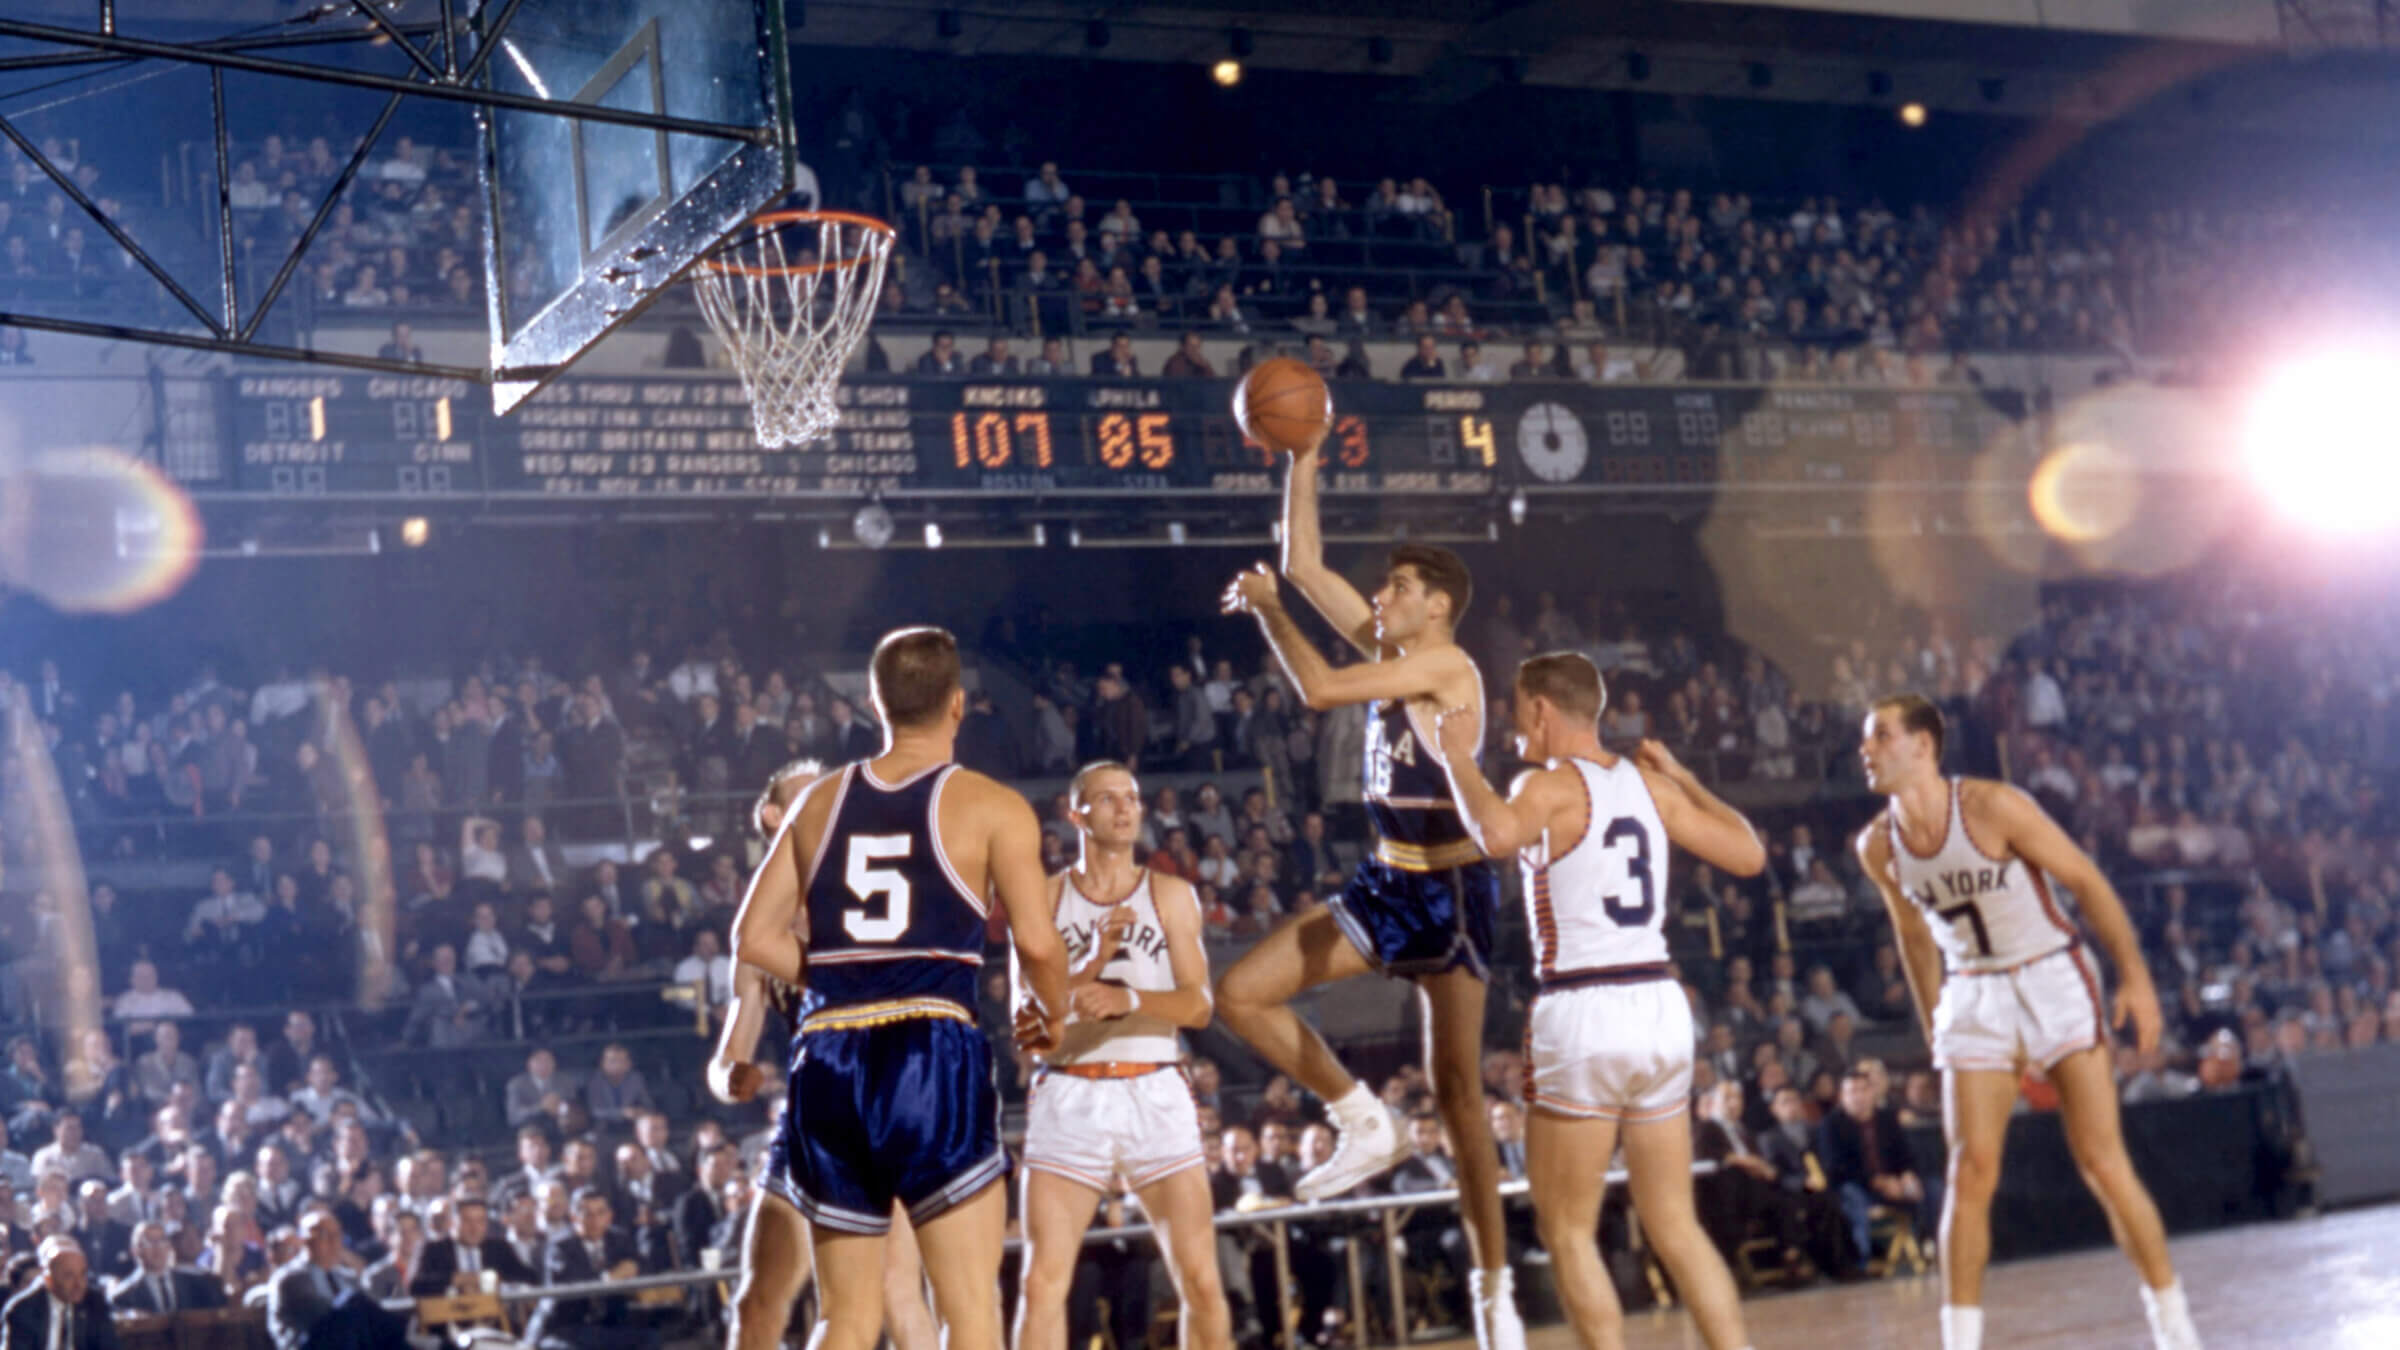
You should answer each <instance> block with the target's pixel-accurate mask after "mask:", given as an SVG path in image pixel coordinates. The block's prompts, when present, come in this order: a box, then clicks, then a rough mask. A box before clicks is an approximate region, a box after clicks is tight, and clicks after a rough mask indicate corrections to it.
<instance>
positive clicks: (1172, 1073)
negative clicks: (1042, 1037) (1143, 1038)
mask: <svg viewBox="0 0 2400 1350" xmlns="http://www.w3.org/2000/svg"><path fill="white" fill-rule="evenodd" d="M1200 1161H1201V1160H1200V1108H1199V1107H1198V1106H1196V1105H1194V1104H1193V1101H1192V1089H1191V1086H1190V1085H1189V1084H1188V1083H1186V1082H1185V1081H1184V1078H1183V1074H1182V1073H1181V1071H1179V1070H1178V1069H1177V1068H1176V1067H1175V1066H1174V1065H1172V1064H1170V1065H1167V1066H1165V1067H1163V1068H1161V1069H1159V1070H1158V1071H1157V1072H1156V1073H1146V1074H1143V1075H1141V1076H1140V1077H1138V1078H1078V1077H1076V1076H1075V1075H1073V1074H1069V1073H1060V1072H1057V1071H1055V1070H1052V1071H1049V1072H1045V1073H1043V1074H1042V1075H1041V1076H1040V1077H1039V1078H1037V1079H1035V1080H1034V1084H1033V1096H1032V1099H1031V1100H1030V1101H1028V1102H1027V1103H1026V1107H1025V1165H1026V1166H1027V1167H1030V1168H1033V1169H1035V1170H1036V1171H1042V1172H1049V1173H1053V1174H1055V1175H1057V1176H1062V1177H1065V1178H1067V1179H1068V1180H1070V1181H1080V1182H1082V1183H1083V1184H1084V1185H1086V1186H1089V1187H1091V1188H1092V1189H1093V1190H1096V1191H1100V1192H1102V1193H1104V1194H1115V1192H1116V1190H1117V1186H1118V1183H1119V1182H1120V1181H1121V1182H1122V1183H1123V1184H1124V1185H1126V1186H1128V1187H1130V1188H1132V1189H1134V1190H1137V1191H1138V1190H1140V1189H1141V1188H1142V1187H1144V1186H1147V1185H1149V1184H1150V1183H1151V1182H1154V1181H1156V1180H1158V1179H1159V1178H1161V1177H1164V1176H1168V1175H1170V1174H1172V1173H1175V1172H1178V1171H1181V1170H1182V1169H1184V1168H1186V1167H1198V1166H1199V1165H1200Z"/></svg>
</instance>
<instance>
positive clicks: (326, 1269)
mask: <svg viewBox="0 0 2400 1350" xmlns="http://www.w3.org/2000/svg"><path fill="white" fill-rule="evenodd" d="M300 1241H301V1252H300V1255H298V1256H296V1257H293V1258H292V1259H291V1260H290V1261H288V1262H286V1263H284V1264H283V1265H282V1266H280V1267H278V1268H277V1269H276V1271H275V1273H274V1275H273V1276H272V1277H270V1278H269V1280H268V1282H267V1334H268V1335H269V1336H271V1337H273V1338H274V1341H275V1350H357V1348H362V1347H363V1348H364V1350H401V1348H402V1347H405V1346H406V1345H407V1344H408V1339H407V1336H406V1334H405V1331H406V1326H407V1324H406V1323H405V1322H404V1321H402V1320H401V1319H400V1318H397V1317H394V1316H393V1315H392V1314H390V1313H388V1312H385V1311H384V1310H383V1308H382V1306H381V1305H380V1304H378V1303H376V1302H375V1301H374V1300H373V1299H371V1298H368V1297H366V1296H365V1294H364V1293H363V1292H362V1291H361V1290H360V1288H359V1284H358V1280H357V1278H356V1277H355V1276H353V1275H352V1274H351V1273H350V1272H349V1271H348V1270H346V1269H344V1268H343V1265H342V1226H341V1223H340V1221H338V1220H336V1219H335V1218H334V1217H333V1215H332V1214H330V1213H326V1212H324V1211H319V1212H317V1213H315V1214H311V1215H309V1216H308V1217H307V1218H306V1219H304V1220H302V1221H301V1224H300Z"/></svg>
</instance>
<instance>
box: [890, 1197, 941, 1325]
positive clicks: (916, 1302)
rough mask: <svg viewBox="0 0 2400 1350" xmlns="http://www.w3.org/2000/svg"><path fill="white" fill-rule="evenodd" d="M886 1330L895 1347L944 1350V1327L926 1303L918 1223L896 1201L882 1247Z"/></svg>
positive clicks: (923, 1262) (923, 1261) (923, 1260)
mask: <svg viewBox="0 0 2400 1350" xmlns="http://www.w3.org/2000/svg"><path fill="white" fill-rule="evenodd" d="M883 1334H884V1335H886V1336H888V1337H890V1338H891V1341H892V1350H942V1333H941V1328H939V1327H936V1326H935V1325H934V1324H933V1310H932V1309H931V1308H928V1307H926V1306H925V1258H924V1257H923V1256H922V1255H920V1254H919V1253H918V1251H917V1230H916V1226H915V1225H913V1224H911V1223H910V1222H909V1221H908V1211H907V1210H906V1209H905V1208H903V1207H902V1206H900V1205H897V1204H895V1205H893V1206H892V1231H891V1234H890V1241H889V1243H888V1245H886V1246H885V1248H884V1251H883Z"/></svg>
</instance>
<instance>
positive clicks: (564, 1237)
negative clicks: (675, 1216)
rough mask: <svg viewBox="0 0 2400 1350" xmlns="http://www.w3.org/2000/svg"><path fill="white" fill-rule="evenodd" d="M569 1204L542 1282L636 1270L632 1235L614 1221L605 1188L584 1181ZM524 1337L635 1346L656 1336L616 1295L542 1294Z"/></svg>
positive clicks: (570, 1347) (612, 1349) (562, 1345)
mask: <svg viewBox="0 0 2400 1350" xmlns="http://www.w3.org/2000/svg"><path fill="white" fill-rule="evenodd" d="M573 1204H574V1215H575V1221H574V1226H573V1227H572V1228H570V1229H568V1230H566V1231H564V1232H561V1233H559V1234H557V1235H556V1236H554V1237H552V1238H551V1239H550V1250H549V1253H548V1255H547V1257H546V1259H545V1261H544V1264H543V1268H542V1279H543V1283H545V1284H549V1285H562V1284H584V1283H588V1282H590V1281H593V1280H602V1279H610V1278H621V1277H623V1276H625V1275H631V1274H636V1273H639V1272H640V1270H641V1265H642V1263H641V1258H640V1254H639V1252H638V1251H637V1250H636V1249H635V1247H634V1242H633V1238H632V1237H631V1236H630V1235H629V1234H627V1233H626V1232H625V1231H624V1230H623V1229H621V1228H617V1227H615V1226H614V1225H615V1222H616V1211H615V1210H614V1209H613V1208H612V1207H611V1206H610V1205H609V1201H608V1193H607V1192H606V1191H603V1190H600V1189H599V1188H597V1187H589V1186H587V1187H585V1188H584V1189H582V1190H580V1191H577V1192H576V1193H575V1195H574V1197H573ZM525 1339H526V1340H527V1341H530V1342H532V1343H533V1344H535V1345H538V1346H543V1347H546V1348H549V1347H557V1348H559V1350H620V1348H622V1350H637V1348H638V1347H647V1346H649V1345H652V1344H654V1343H656V1341H657V1339H658V1337H657V1334H656V1333H655V1331H653V1330H652V1329H651V1328H649V1327H643V1326H636V1325H634V1324H633V1313H632V1308H631V1307H630V1306H629V1305H628V1303H627V1301H626V1300H625V1299H624V1298H623V1297H622V1296H619V1297H614V1298H583V1299H565V1300H560V1299H544V1300H542V1303H541V1306H540V1307H539V1308H537V1309H536V1310H535V1311H534V1314H533V1321H532V1323H531V1324H530V1325H528V1326H527V1327H526V1329H525Z"/></svg>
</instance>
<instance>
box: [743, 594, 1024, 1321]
mask: <svg viewBox="0 0 2400 1350" xmlns="http://www.w3.org/2000/svg"><path fill="white" fill-rule="evenodd" d="M869 678H870V681H871V692H872V694H873V696H874V699H875V707H876V710H877V712H878V713H879V714H880V715H881V717H882V720H883V724H884V727H885V733H884V735H885V740H884V750H883V753H882V754H881V755H879V756H877V757H876V758H874V759H871V760H861V761H858V762H856V763H853V764H849V765H846V766H844V767H843V768H842V769H841V770H840V771H838V772H836V773H832V774H828V775H826V776H824V777H822V778H819V779H818V780H817V781H815V782H813V783H811V784H809V786H808V787H807V788H806V789H805V790H803V791H802V793H801V794H800V798H799V800H798V802H797V803H796V805H795V806H794V808H793V810H792V811H791V813H790V815H789V816H788V817H787V819H786V820H785V822H784V826H783V832H782V834H781V835H780V836H779V837H778V838H777V840H776V842H775V846H774V848H773V849H772V850H771V851H770V852H769V854H768V857H767V860H766V862H765V863H763V864H761V865H760V867H759V870H758V875H757V876H756V877H754V878H752V880H751V883H750V893H749V894H748V895H747V896H745V897H743V900H742V910H741V914H740V915H739V916H738V917H737V918H736V919H735V920H734V957H735V960H736V961H738V962H741V963H744V964H747V965H751V966H755V967H757V968H758V969H759V970H761V971H763V972H765V973H766V974H767V975H770V976H772V977H774V978H775V979H778V980H781V981H783V982H784V983H786V984H790V985H793V986H800V985H802V984H803V982H804V974H805V984H806V987H807V988H808V990H809V993H810V996H811V998H812V999H813V1000H814V1001H815V1003H816V1006H815V1007H814V1008H813V1009H812V1010H811V1011H810V1012H809V1013H808V1014H807V1015H806V1016H804V1017H803V1018H802V1019H801V1022H800V1029H799V1032H798V1034H797V1035H795V1036H794V1037H793V1042H794V1044H793V1050H792V1068H791V1082H790V1087H789V1093H790V1096H789V1100H788V1104H787V1106H786V1109H785V1111H784V1116H783V1125H782V1127H781V1134H782V1136H783V1137H782V1139H781V1140H780V1141H779V1142H780V1143H781V1144H782V1147H783V1155H784V1157H785V1158H786V1160H787V1168H788V1171H787V1172H786V1174H785V1175H783V1176H781V1177H776V1178H770V1183H771V1184H774V1185H777V1186H780V1187H783V1188H785V1193H786V1198H788V1199H790V1200H791V1201H793V1203H794V1206H795V1207H796V1208H797V1209H798V1210H799V1211H800V1213H801V1215H802V1217H804V1218H806V1219H807V1220H808V1221H809V1229H810V1233H811V1239H812V1242H813V1245H814V1248H815V1253H816V1265H817V1288H818V1290H819V1293H820V1299H819V1303H820V1308H821V1311H820V1314H819V1322H818V1325H817V1328H816V1332H815V1334H814V1335H813V1336H812V1337H811V1338H810V1342H809V1343H810V1345H811V1346H813V1347H816V1350H872V1347H873V1346H874V1345H875V1344H876V1342H877V1340H878V1339H879V1338H880V1337H881V1334H882V1329H883V1274H884V1234H885V1233H886V1231H887V1230H889V1228H890V1227H891V1211H892V1206H893V1204H894V1203H895V1202H898V1203H899V1204H901V1205H903V1206H905V1207H906V1208H907V1210H908V1215H909V1219H910V1220H911V1221H912V1222H913V1223H914V1224H915V1225H916V1229H917V1240H918V1242H919V1244H920V1245H921V1246H922V1247H923V1249H924V1252H925V1258H926V1260H925V1265H926V1269H927V1271H928V1273H929V1274H930V1275H931V1276H932V1280H933V1299H934V1309H935V1312H936V1314H937V1315H938V1316H939V1318H940V1320H941V1322H942V1328H943V1333H944V1336H945V1339H946V1341H947V1343H948V1344H949V1345H950V1346H951V1347H953V1350H999V1347H1000V1345H1001V1339H1002V1338H1001V1335H1000V1308H999V1299H998V1291H997V1286H998V1282H999V1277H1000V1257H1001V1244H1002V1229H1003V1224H1004V1222H1005V1219H1006V1214H1007V1205H1006V1193H1005V1192H1004V1191H1003V1190H1002V1189H1001V1188H1000V1187H999V1186H997V1185H995V1184H994V1183H995V1182H998V1181H999V1180H1000V1179H1001V1178H1002V1176H1003V1175H1004V1174H1005V1173H1006V1171H1007V1155H1006V1154H1005V1153H1004V1152H1003V1151H1002V1149H1001V1144H1000V1099H999V1093H998V1090H997V1089H996V1087H995V1085H994V1083H993V1079H992V1049H991V1046H990V1044H989V1042H987V1041H986V1040H985V1038H984V1036H983V1033H982V1032H981V1030H980V1029H979V1028H978V1027H977V1026H976V1023H975V1014H974V1012H973V1011H972V1009H973V1008H974V1006H975V999H976V989H975V972H976V968H977V967H978V966H979V965H980V964H981V963H982V960H983V945H984V923H985V919H986V916H987V913H988V904H987V901H986V897H987V896H993V895H996V896H998V898H999V900H1000V903H1001V905H1002V906H1003V908H1004V909H1005V910H1006V911H1007V915H1008V922H1009V928H1010V930H1011V932H1012V934H1013V936H1014V938H1015V945H1016V952H1017V958H1018V960H1019V962H1020V963H1021V965H1022V969H1023V970H1024V973H1025V980H1026V983H1027V984H1028V985H1029V986H1030V987H1031V988H1032V990H1033V996H1034V1005H1033V1006H1034V1009H1035V1016H1034V1018H1033V1019H1032V1020H1033V1021H1034V1023H1035V1024H1036V1025H1035V1028H1034V1030H1033V1034H1032V1035H1030V1036H1029V1038H1028V1039H1029V1041H1030V1042H1031V1044H1030V1045H1029V1046H1028V1048H1030V1049H1034V1050H1037V1051H1039V1050H1047V1049H1048V1048H1050V1047H1051V1046H1052V1045H1054V1044H1056V1043H1057V1037H1058V1031H1059V1026H1060V1023H1061V1022H1063V1020H1064V1018H1065V1011H1066V948H1065V945H1064V944H1063V943H1061V942H1060V941H1059V937H1058V930H1057V929H1056V928H1054V927H1052V926H1051V922H1050V913H1049V905H1048V900H1049V897H1048V894H1047V886H1046V879H1045V878H1044V877H1043V875H1042V861H1041V845H1040V837H1041V834H1040V826H1039V825H1038V824H1037V823H1036V821H1035V820H1034V815H1033V808H1032V807H1030V806H1028V805H1026V803H1025V799H1024V798H1022V797H1020V796H1018V795H1017V794H1016V793H1014V792H1011V791H1009V790H1008V789H1007V788H1004V787H1002V786H1001V785H1000V784H998V783H995V782H993V781H992V780H990V779H988V778H985V777H984V776H983V775H981V774H978V773H975V772H973V771H971V770H967V769H961V768H959V767H958V766H957V765H955V764H953V763H951V755H952V750H953V746H954V745H955V742H956V740H957V736H958V724H959V721H960V719H961V718H962V717H963V716H964V715H965V711H966V695H965V693H964V691H963V690H962V689H961V688H960V686H959V666H958V644H957V642H956V641H955V640H953V639H952V638H951V636H950V635H949V634H948V633H945V632H943V631H941V630H940V629H938V628H905V629H901V630H899V631H897V632H894V633H891V634H888V635H886V636H885V637H884V639H883V641H881V642H880V643H878V644H876V647H875V658H874V662H873V665H872V667H871V670H870V677H869ZM796 923H798V924H804V925H805V929H804V931H805V933H806V940H805V942H804V941H803V940H802V938H801V936H800V934H799V933H798V932H795V924H796ZM803 1104H805V1107H806V1110H805V1112H803V1111H802V1109H801V1108H802V1106H803Z"/></svg>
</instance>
